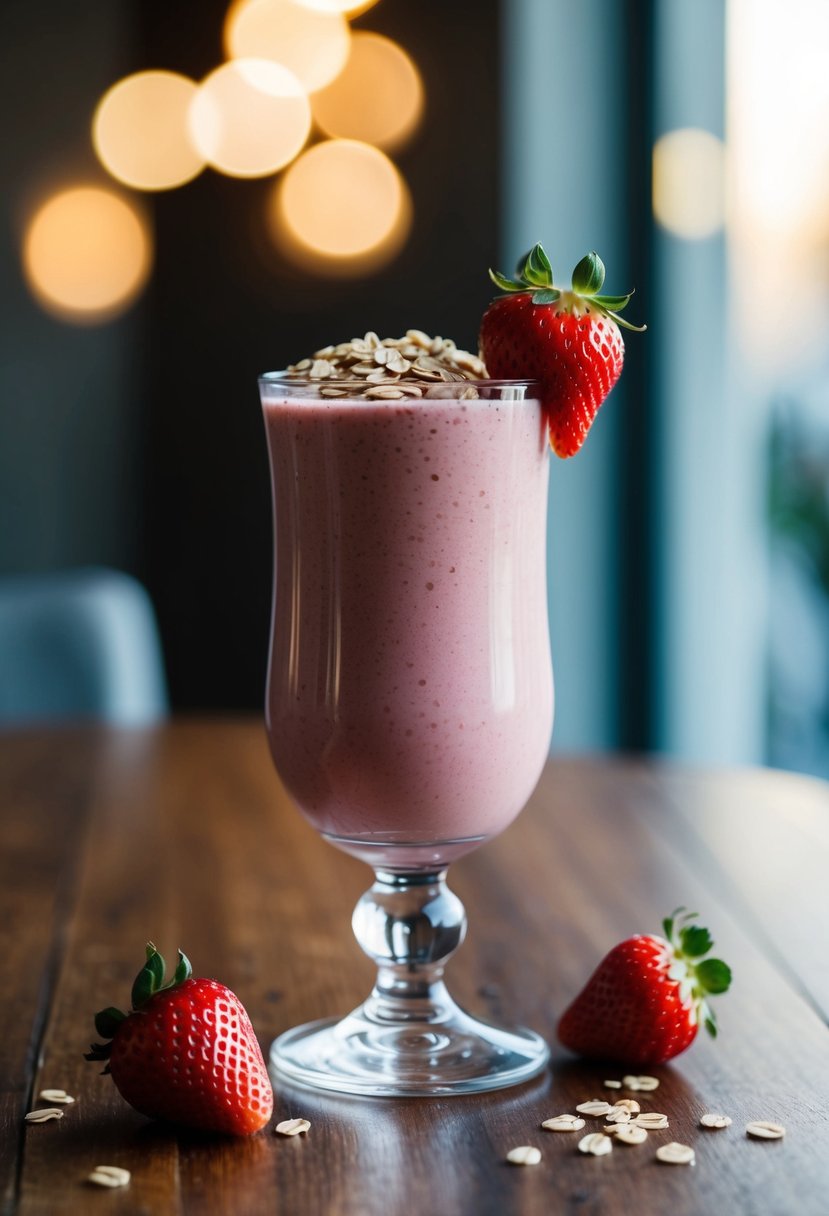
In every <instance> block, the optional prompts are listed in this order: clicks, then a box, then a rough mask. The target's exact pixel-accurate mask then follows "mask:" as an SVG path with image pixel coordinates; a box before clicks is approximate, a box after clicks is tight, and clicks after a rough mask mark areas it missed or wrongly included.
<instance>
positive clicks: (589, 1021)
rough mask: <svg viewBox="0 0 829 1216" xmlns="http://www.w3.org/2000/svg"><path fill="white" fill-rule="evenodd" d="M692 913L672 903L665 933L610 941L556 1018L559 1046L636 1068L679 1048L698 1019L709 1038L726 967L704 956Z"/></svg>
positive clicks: (705, 939) (706, 938)
mask: <svg viewBox="0 0 829 1216" xmlns="http://www.w3.org/2000/svg"><path fill="white" fill-rule="evenodd" d="M681 913H684V915H680V914H681ZM695 917H696V913H695V912H688V913H685V911H684V909H683V908H678V909H677V910H676V912H674V913H673V915H672V916H669V917H667V918H666V919H665V920H664V921H663V922H662V926H663V929H664V931H665V937H664V938H663V937H656V936H650V935H644V934H640V935H637V936H636V937H630V938H628V939H627V940H626V941H623V942H620V944H619V945H618V946H615V947H614V949H613V950H611V951H610V953H609V954H608V955H606V957H605V958H604V959H603V960H602V962H601V963H599V966H598V967H597V968H596V970H595V971H594V973H593V975H592V976H591V977H590V979H589V980H588V981H587V984H586V986H585V988H584V989H583V990H582V992H581V993H580V994H579V995H578V996H577V997H576V999H575V1000H574V1001H573V1003H572V1005H570V1007H569V1008H568V1009H567V1010H566V1011H565V1013H564V1014H563V1015H562V1018H561V1021H560V1022H559V1024H558V1037H559V1039H560V1041H561V1042H562V1043H563V1044H564V1046H565V1047H569V1048H570V1050H571V1051H575V1052H577V1053H578V1054H579V1055H582V1056H588V1057H592V1058H594V1059H602V1060H614V1061H617V1062H618V1063H621V1064H630V1065H632V1066H638V1065H648V1064H663V1063H664V1062H665V1061H666V1060H671V1059H673V1057H674V1056H677V1055H679V1053H680V1052H681V1051H685V1049H686V1048H687V1047H690V1045H691V1043H693V1041H694V1039H695V1038H696V1036H697V1031H698V1030H699V1027H700V1023H703V1024H704V1025H705V1028H706V1029H707V1030H708V1032H709V1034H711V1036H712V1037H714V1036H715V1035H716V1033H717V1027H716V1022H715V1019H714V1014H713V1013H712V1011H711V1009H710V1007H709V1005H708V997H709V996H714V995H718V994H719V993H721V992H725V991H726V989H727V988H728V986H729V984H730V983H731V969H730V967H728V966H727V965H726V964H725V963H724V962H722V960H721V959H718V958H704V957H703V956H704V955H707V954H708V952H709V950H711V948H712V947H713V945H714V943H713V941H712V939H711V934H710V933H709V932H708V930H707V929H703V928H702V927H701V926H700V925H695V924H692V923H691V922H692V921H693V920H694V918H695Z"/></svg>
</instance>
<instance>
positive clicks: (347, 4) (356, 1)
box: [295, 0, 378, 17]
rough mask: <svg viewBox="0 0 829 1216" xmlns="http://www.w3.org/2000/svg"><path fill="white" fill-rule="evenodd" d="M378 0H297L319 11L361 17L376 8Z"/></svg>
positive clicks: (304, 6) (301, 4) (302, 5)
mask: <svg viewBox="0 0 829 1216" xmlns="http://www.w3.org/2000/svg"><path fill="white" fill-rule="evenodd" d="M377 2H378V0H295V3H296V4H299V5H300V6H301V7H302V8H311V9H316V11H317V12H318V13H344V14H345V15H346V17H359V16H360V14H361V13H365V12H368V10H369V9H370V8H374V6H375V4H377Z"/></svg>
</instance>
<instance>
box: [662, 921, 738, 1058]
mask: <svg viewBox="0 0 829 1216" xmlns="http://www.w3.org/2000/svg"><path fill="white" fill-rule="evenodd" d="M696 916H697V913H696V912H686V910H685V908H676V909H675V910H674V911H673V912H672V913H671V915H670V916H666V917H665V919H664V920H663V922H662V928H663V930H664V932H665V936H666V937H667V939H668V941H669V943H670V945H671V950H672V952H673V955H674V958H675V959H676V960H677V961H678V962H680V963H684V964H685V965H686V967H687V971H688V980H689V981H690V985H691V997H692V999H693V1002H694V1005H695V1006H696V1011H697V1017H698V1018H699V1020H700V1021H701V1022H702V1023H703V1025H704V1026H705V1028H706V1030H707V1031H708V1033H709V1034H710V1035H711V1037H712V1038H715V1037H716V1034H717V1023H716V1019H715V1017H714V1014H713V1013H712V1011H711V1009H710V1008H709V1005H708V1001H707V999H706V998H707V997H709V996H719V995H720V993H722V992H727V991H728V989H729V987H730V985H731V978H732V974H731V968H730V967H729V966H728V964H727V963H724V962H723V961H722V959H719V958H703V957H702V955H704V954H707V953H708V951H709V950H711V949H713V946H714V939H713V938H712V937H711V934H710V933H709V932H708V930H707V929H705V928H703V927H702V926H701V925H693V924H691V923H690V922H691V921H693V920H694V919H695V918H696Z"/></svg>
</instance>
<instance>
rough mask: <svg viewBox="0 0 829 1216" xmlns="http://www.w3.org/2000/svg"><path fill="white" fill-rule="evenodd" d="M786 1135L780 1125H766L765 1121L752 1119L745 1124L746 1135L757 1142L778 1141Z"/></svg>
mask: <svg viewBox="0 0 829 1216" xmlns="http://www.w3.org/2000/svg"><path fill="white" fill-rule="evenodd" d="M785 1134H786V1129H785V1127H784V1126H783V1124H782V1123H768V1122H767V1121H766V1120H765V1119H752V1121H751V1123H747V1124H746V1135H747V1136H754V1137H755V1138H756V1139H758V1140H780V1139H781V1138H782V1137H783V1136H785Z"/></svg>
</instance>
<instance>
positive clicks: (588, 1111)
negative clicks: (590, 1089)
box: [576, 1098, 613, 1119]
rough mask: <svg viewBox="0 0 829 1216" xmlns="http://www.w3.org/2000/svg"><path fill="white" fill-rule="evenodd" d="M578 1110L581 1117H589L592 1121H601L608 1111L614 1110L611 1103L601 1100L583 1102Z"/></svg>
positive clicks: (593, 1099)
mask: <svg viewBox="0 0 829 1216" xmlns="http://www.w3.org/2000/svg"><path fill="white" fill-rule="evenodd" d="M576 1110H577V1111H578V1112H579V1114H580V1115H589V1116H590V1118H591V1119H600V1118H601V1117H602V1115H606V1114H607V1113H608V1111H611V1110H613V1107H612V1106H611V1105H610V1103H609V1102H604V1101H602V1099H601V1098H591V1099H590V1100H589V1102H581V1103H580V1104H579V1105H578V1106H577V1107H576Z"/></svg>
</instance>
